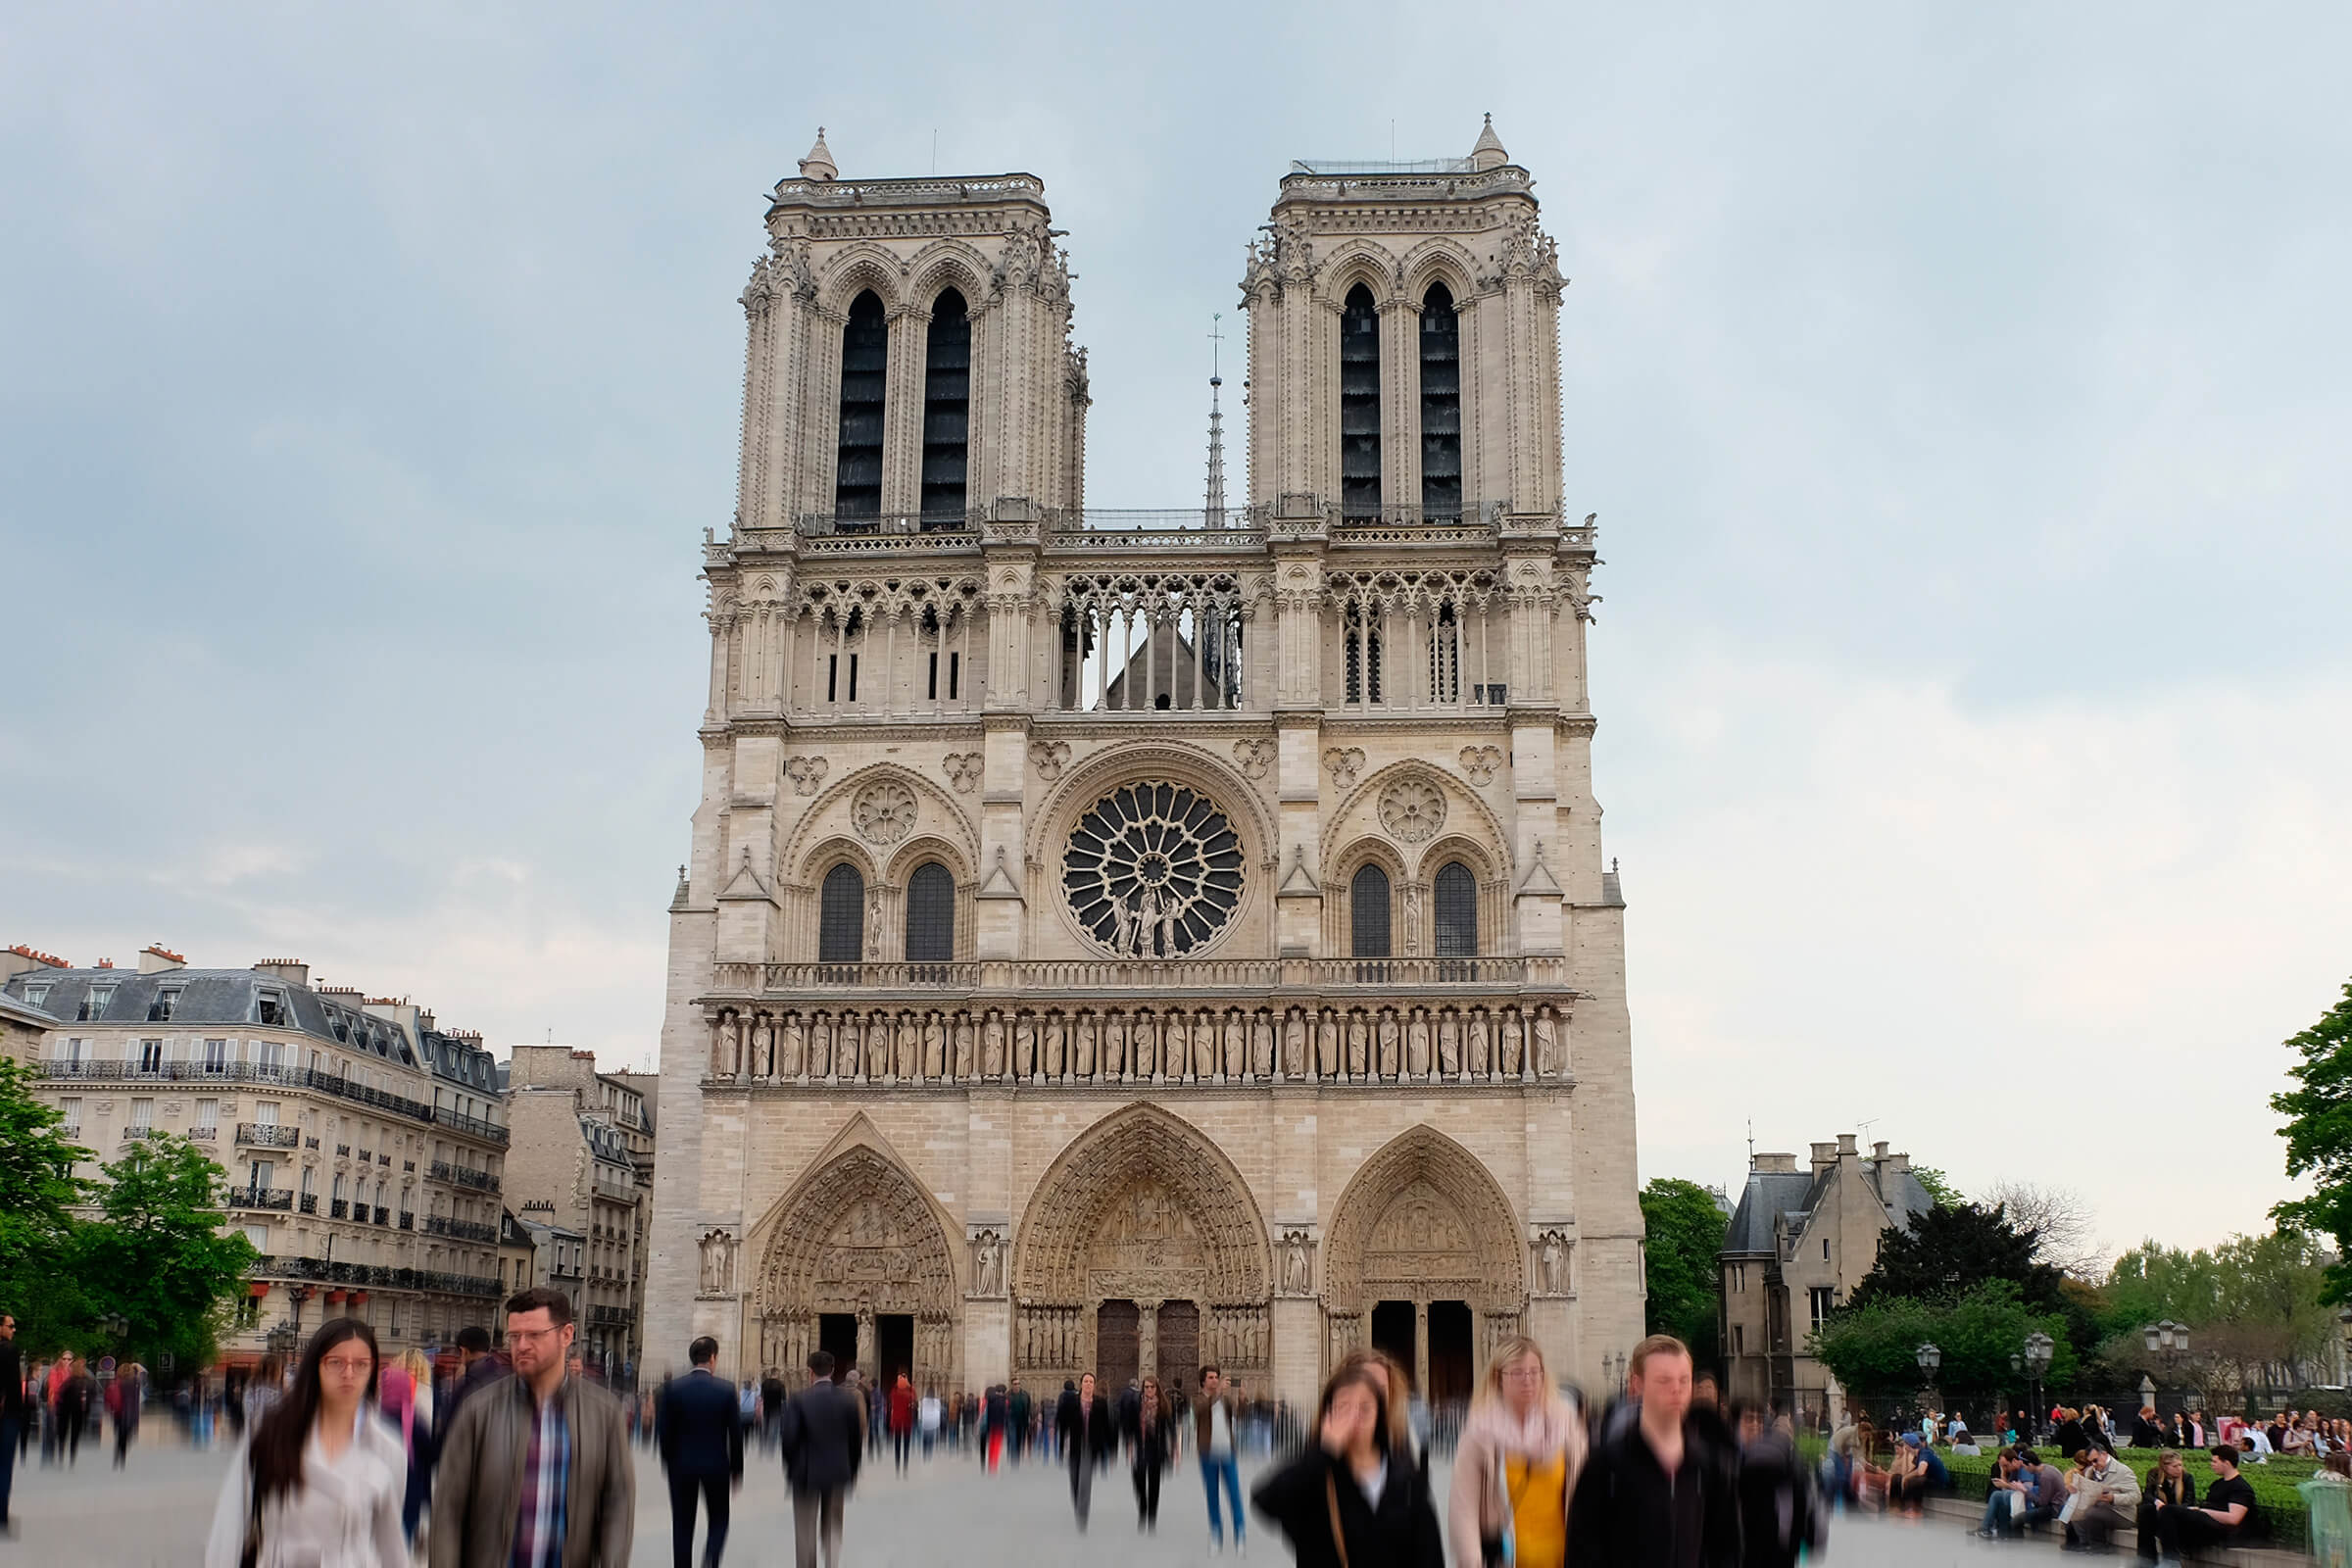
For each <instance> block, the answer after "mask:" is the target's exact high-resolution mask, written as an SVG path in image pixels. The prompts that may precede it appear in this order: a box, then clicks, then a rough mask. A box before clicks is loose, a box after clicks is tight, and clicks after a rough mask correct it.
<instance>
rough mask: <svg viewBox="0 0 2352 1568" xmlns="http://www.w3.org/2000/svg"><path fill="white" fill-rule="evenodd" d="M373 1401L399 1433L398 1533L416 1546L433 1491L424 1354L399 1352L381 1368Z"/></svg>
mask: <svg viewBox="0 0 2352 1568" xmlns="http://www.w3.org/2000/svg"><path fill="white" fill-rule="evenodd" d="M376 1399H377V1402H378V1404H380V1405H381V1407H382V1409H383V1412H384V1420H385V1422H386V1424H388V1425H390V1426H393V1427H395V1428H397V1429H398V1430H399V1432H400V1446H401V1449H402V1451H403V1452H405V1453H406V1454H407V1455H408V1458H409V1465H408V1475H407V1478H406V1481H405V1484H404V1485H403V1488H402V1493H401V1499H400V1533H401V1535H402V1536H403V1537H404V1538H406V1539H407V1541H408V1543H409V1544H411V1545H415V1544H417V1522H418V1521H419V1520H421V1519H422V1518H423V1517H424V1505H425V1504H426V1503H427V1502H428V1501H430V1500H431V1498H432V1491H433V1453H434V1444H433V1434H434V1430H435V1429H434V1426H433V1369H432V1364H431V1363H430V1362H428V1361H427V1360H425V1358H424V1352H423V1351H422V1350H418V1349H416V1348H410V1349H407V1350H403V1351H402V1352H401V1353H400V1354H399V1355H398V1356H396V1357H395V1358H394V1359H393V1361H392V1364H391V1365H389V1366H387V1367H385V1368H384V1370H383V1375H382V1376H381V1378H380V1379H379V1380H378V1381H377V1385H376Z"/></svg>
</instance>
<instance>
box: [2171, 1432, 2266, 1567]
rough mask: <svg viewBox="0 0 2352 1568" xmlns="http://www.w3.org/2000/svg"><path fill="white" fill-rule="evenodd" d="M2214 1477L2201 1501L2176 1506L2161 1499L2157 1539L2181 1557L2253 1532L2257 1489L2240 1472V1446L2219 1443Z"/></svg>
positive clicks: (2222, 1544) (2213, 1464) (2173, 1553)
mask: <svg viewBox="0 0 2352 1568" xmlns="http://www.w3.org/2000/svg"><path fill="white" fill-rule="evenodd" d="M2210 1463H2211V1464H2212V1467H2213V1480H2212V1482H2211V1483H2209V1484H2208V1485H2207V1486H2206V1488H2205V1500H2204V1502H2203V1503H2202V1504H2201V1505H2193V1506H2191V1505H2182V1506H2179V1507H2176V1506H2173V1505H2171V1504H2168V1503H2165V1502H2164V1501H2162V1500H2161V1499H2159V1501H2158V1503H2157V1506H2156V1539H2157V1540H2158V1541H2159V1542H2161V1543H2162V1544H2163V1546H2164V1550H2165V1553H2166V1555H2168V1556H2170V1557H2173V1558H2176V1559H2178V1558H2179V1557H2180V1556H2181V1554H2182V1553H2184V1552H2190V1551H2195V1550H2197V1549H2199V1548H2200V1547H2204V1546H2225V1545H2228V1544H2230V1543H2231V1542H2234V1541H2237V1540H2240V1539H2241V1538H2243V1537H2244V1536H2246V1535H2248V1534H2250V1533H2251V1528H2252V1525H2253V1522H2254V1489H2253V1487H2252V1486H2250V1485H2248V1484H2247V1482H2246V1481H2245V1480H2244V1478H2242V1477H2241V1476H2239V1475H2238V1473H2237V1450H2236V1449H2235V1448H2233V1447H2231V1446H2229V1445H2228V1444H2217V1445H2216V1446H2214V1450H2213V1457H2212V1459H2211V1460H2210Z"/></svg>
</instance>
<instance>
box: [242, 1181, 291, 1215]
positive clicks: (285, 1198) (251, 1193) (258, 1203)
mask: <svg viewBox="0 0 2352 1568" xmlns="http://www.w3.org/2000/svg"><path fill="white" fill-rule="evenodd" d="M226 1201H227V1204H228V1206H229V1207H230V1208H268V1209H284V1210H291V1209H292V1208H293V1207H294V1189H293V1188H291V1187H231V1188H230V1189H229V1190H228V1194H227V1198H226Z"/></svg>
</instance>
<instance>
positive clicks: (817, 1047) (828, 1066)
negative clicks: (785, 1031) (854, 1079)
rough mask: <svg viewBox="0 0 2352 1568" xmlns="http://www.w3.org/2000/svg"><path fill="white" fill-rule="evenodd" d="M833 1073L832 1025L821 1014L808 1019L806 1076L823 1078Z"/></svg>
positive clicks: (810, 1016)
mask: <svg viewBox="0 0 2352 1568" xmlns="http://www.w3.org/2000/svg"><path fill="white" fill-rule="evenodd" d="M832 1071H833V1025H832V1021H831V1020H830V1019H828V1018H827V1017H826V1016H825V1015H824V1014H823V1013H821V1012H818V1013H811V1014H810V1015H809V1077H811V1078H823V1077H827V1076H829V1075H830V1074H831V1073H832Z"/></svg>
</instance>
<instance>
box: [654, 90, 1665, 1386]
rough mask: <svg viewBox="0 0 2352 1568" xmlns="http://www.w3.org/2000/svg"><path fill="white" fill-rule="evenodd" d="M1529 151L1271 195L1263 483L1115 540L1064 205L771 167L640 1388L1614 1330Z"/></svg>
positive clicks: (1569, 659) (1333, 1354)
mask: <svg viewBox="0 0 2352 1568" xmlns="http://www.w3.org/2000/svg"><path fill="white" fill-rule="evenodd" d="M1532 184H1533V182H1532V179H1531V177H1530V175H1529V174H1528V172H1527V171H1526V170H1524V169H1522V168H1520V167H1519V166H1517V165H1515V164H1513V163H1512V162H1511V161H1510V160H1509V158H1508V156H1507V154H1506V153H1505V152H1504V150H1503V148H1502V146H1501V144H1500V142H1499V141H1498V140H1497V139H1496V138H1495V134H1494V132H1493V130H1492V128H1491V127H1490V128H1489V129H1488V130H1487V131H1486V132H1485V133H1484V134H1483V135H1482V136H1481V137H1480V139H1479V143H1478V146H1477V148H1476V149H1475V150H1474V151H1473V153H1472V154H1471V155H1470V156H1469V157H1468V158H1463V159H1449V160H1441V161H1438V162H1435V163H1432V164H1426V165H1366V166H1354V165H1349V166H1328V165H1295V166H1293V172H1291V173H1289V174H1288V175H1286V176H1284V177H1283V178H1282V179H1281V181H1280V184H1279V187H1278V192H1277V195H1276V198H1275V202H1274V206H1273V214H1272V221H1271V222H1270V223H1269V224H1268V225H1267V226H1266V228H1265V229H1264V230H1263V232H1262V234H1261V236H1260V238H1259V239H1258V241H1257V242H1256V243H1255V244H1254V246H1253V247H1252V249H1251V250H1250V255H1249V258H1248V262H1247V269H1246V273H1245V276H1244V278H1243V281H1242V289H1243V305H1244V308H1245V309H1246V311H1247V313H1248V321H1249V377H1250V378H1249V381H1248V383H1247V392H1248V401H1249V429H1248V436H1247V445H1246V451H1247V454H1248V476H1247V481H1246V485H1244V486H1237V491H1239V492H1241V493H1240V494H1239V495H1237V497H1236V498H1235V499H1234V500H1233V501H1232V502H1231V503H1230V504H1229V503H1228V500H1227V497H1226V495H1225V492H1224V483H1223V475H1222V458H1221V440H1222V437H1221V429H1220V425H1221V417H1222V416H1221V415H1219V416H1216V417H1212V423H1211V431H1212V434H1211V450H1212V456H1211V460H1210V477H1209V483H1208V487H1207V493H1206V496H1205V504H1204V505H1203V506H1202V507H1201V508H1200V509H1198V510H1191V511H1183V512H1164V513H1129V512H1114V511H1106V510H1102V509H1095V508H1091V507H1090V506H1089V505H1088V502H1087V495H1086V488H1085V451H1086V443H1085V429H1086V414H1087V410H1088V407H1089V403H1090V394H1089V388H1088V376H1087V366H1086V359H1085V354H1084V351H1083V350H1081V349H1078V348H1076V347H1074V346H1073V345H1072V342H1071V336H1070V332H1071V279H1070V272H1069V270H1068V265H1067V260H1066V257H1065V256H1064V254H1063V253H1062V251H1061V250H1060V249H1059V248H1058V246H1057V245H1056V243H1055V240H1056V237H1057V236H1056V233H1055V231H1054V228H1053V226H1052V218H1051V216H1050V214H1049V212H1048V209H1047V206H1046V201H1045V190H1044V186H1043V184H1042V182H1041V181H1039V180H1037V179H1036V178H1034V177H1032V176H1030V175H1027V174H1018V173H1014V174H1000V175H989V176H975V177H955V178H927V179H911V178H909V179H896V178H893V179H875V180H852V179H846V178H844V177H842V175H841V174H840V172H839V170H838V169H837V168H836V166H835V165H834V162H833V158H832V155H831V153H830V152H829V151H827V149H826V147H825V143H824V140H823V137H822V136H821V134H820V136H819V138H818V142H817V145H816V147H815V148H814V149H813V150H812V151H811V153H810V155H809V158H808V159H806V160H804V161H803V162H802V164H801V172H800V174H799V176H798V177H795V178H787V179H785V180H783V181H782V182H781V183H779V184H778V185H777V186H776V188H775V191H774V195H773V198H772V201H771V204H770V206H769V209H768V214H767V245H766V248H765V250H764V251H763V252H762V254H761V256H760V260H759V263H758V265H757V266H756V267H755V269H754V270H753V274H752V279H751V284H750V286H749V288H748V289H747V290H746V291H745V293H744V296H743V306H744V310H745V312H746V316H747V318H748V322H749V347H748V353H747V361H746V369H745V376H744V403H743V433H742V453H741V476H740V488H739V494H738V502H737V514H736V517H735V521H734V525H733V527H732V529H731V530H730V531H729V533H728V535H727V536H726V537H725V538H717V537H713V536H710V535H707V536H706V542H705V558H704V572H705V577H706V580H707V582H708V584H709V591H710V597H709V619H710V626H711V669H710V689H709V698H708V706H707V708H706V711H705V712H704V715H703V722H702V727H701V739H702V745H703V760H704V768H703V792H702V801H701V805H700V807H699V809H697V810H696V812H695V816H694V830H693V848H692V855H691V859H690V862H689V864H688V865H687V866H685V867H683V868H681V877H680V880H679V884H678V888H677V893H676V897H675V899H674V900H673V902H672V904H671V907H670V915H671V934H670V964H669V971H668V998H667V1005H666V1012H665V1015H664V1022H663V1029H662V1063H661V1104H660V1112H659V1116H658V1118H657V1119H658V1124H659V1126H660V1128H661V1135H660V1137H661V1149H660V1159H659V1161H658V1174H657V1177H656V1192H655V1220H654V1229H653V1236H652V1242H651V1266H650V1274H649V1279H648V1286H647V1292H646V1311H647V1322H646V1324H645V1339H644V1344H645V1353H646V1358H647V1364H648V1367H649V1368H653V1367H659V1366H661V1365H662V1364H665V1363H667V1362H676V1363H679V1364H682V1363H683V1359H684V1349H685V1346H686V1344H687V1341H688V1340H689V1339H690V1338H692V1337H693V1336H695V1335H698V1334H711V1335H713V1336H715V1337H716V1338H717V1339H718V1341H719V1343H720V1345H721V1347H722V1351H721V1363H722V1367H725V1368H730V1369H733V1370H734V1371H735V1372H736V1373H737V1375H739V1376H751V1375H757V1374H758V1373H759V1372H760V1371H761V1370H764V1369H766V1368H770V1367H775V1368H787V1369H789V1368H792V1367H795V1366H797V1365H799V1364H801V1363H803V1362H804V1361H805V1359H806V1357H807V1355H808V1353H809V1351H810V1350H812V1349H815V1348H828V1349H831V1350H833V1351H834V1352H835V1353H836V1354H837V1355H838V1356H840V1357H841V1358H843V1359H845V1360H846V1359H854V1360H855V1361H857V1362H858V1364H860V1365H862V1366H864V1367H866V1368H868V1369H870V1370H873V1371H876V1372H878V1373H880V1374H882V1375H885V1376H887V1375H890V1374H892V1373H895V1372H897V1371H899V1370H907V1371H909V1372H911V1373H912V1374H913V1376H914V1377H915V1379H916V1382H917V1384H918V1385H924V1384H931V1385H936V1386H937V1387H939V1388H940V1389H941V1390H942V1391H943V1392H944V1391H946V1390H948V1389H951V1388H956V1387H963V1388H969V1389H976V1388H979V1387H981V1386H983V1385H985V1384H988V1383H993V1382H998V1381H1002V1380H1004V1379H1006V1378H1008V1377H1020V1378H1023V1379H1025V1380H1027V1382H1028V1384H1029V1386H1030V1387H1031V1388H1033V1389H1040V1388H1043V1389H1053V1388H1058V1387H1059V1385H1060V1383H1061V1381H1062V1380H1063V1379H1064V1378H1068V1377H1074V1376H1075V1375H1077V1374H1078V1373H1079V1372H1080V1371H1082V1370H1093V1371H1096V1372H1098V1373H1099V1374H1100V1375H1101V1376H1102V1377H1103V1379H1104V1380H1105V1381H1106V1382H1107V1383H1109V1384H1111V1385H1112V1386H1118V1385H1121V1384H1123V1383H1124V1382H1125V1381H1126V1379H1127V1378H1129V1377H1131V1376H1135V1375H1138V1374H1139V1373H1143V1372H1152V1371H1157V1372H1158V1373H1159V1374H1160V1375H1161V1376H1162V1377H1163V1379H1166V1380H1168V1381H1169V1382H1171V1383H1173V1384H1175V1385H1177V1386H1179V1387H1183V1388H1186V1389H1190V1388H1191V1387H1193V1386H1194V1383H1195V1377H1196V1374H1197V1371H1198V1369H1199V1368H1200V1367H1201V1365H1203V1364H1205V1363H1209V1362H1214V1363H1216V1364H1218V1365H1220V1366H1222V1367H1223V1368H1224V1369H1225V1371H1226V1373H1227V1375H1228V1377H1229V1378H1231V1377H1238V1378H1240V1379H1242V1380H1243V1381H1244V1382H1245V1383H1246V1384H1247V1385H1248V1386H1249V1387H1250V1390H1251V1391H1252V1392H1255V1393H1269V1392H1270V1393H1274V1394H1278V1395H1282V1396H1286V1397H1290V1398H1292V1399H1294V1400H1297V1399H1304V1398H1311V1397H1312V1395H1313V1392H1314V1389H1315V1387H1316V1384H1317V1382H1318V1380H1319V1378H1320V1377H1321V1376H1322V1374H1323V1372H1324V1371H1325V1369H1326V1368H1327V1367H1328V1366H1329V1365H1330V1364H1331V1363H1332V1362H1333V1361H1334V1360H1335V1359H1336V1358H1337V1357H1338V1356H1340V1355H1342V1354H1344V1353H1345V1352H1346V1351H1347V1350H1348V1348H1351V1347H1353V1346H1356V1345H1361V1344H1376V1345H1379V1346H1382V1347H1383V1348H1388V1349H1390V1350H1392V1351H1393V1352H1394V1353H1396V1354H1397V1356H1398V1358H1399V1359H1400V1360H1401V1361H1403V1362H1404V1363H1405V1364H1406V1365H1407V1366H1409V1367H1411V1368H1412V1369H1413V1372H1414V1376H1415V1378H1416V1379H1417V1381H1418V1384H1419V1386H1420V1387H1421V1388H1422V1389H1423V1390H1425V1391H1426V1392H1427V1393H1428V1394H1429V1395H1430V1396H1431V1397H1432V1398H1433V1399H1436V1400H1439V1401H1441V1402H1442V1401H1444V1400H1446V1399H1450V1398H1457V1397H1464V1396H1466V1395H1467V1393H1468V1391H1469V1387H1470V1383H1471V1379H1472V1377H1473V1376H1474V1374H1475V1371H1476V1369H1477V1368H1478V1366H1479V1365H1480V1364H1481V1363H1482V1361H1483V1358H1484V1355H1485V1352H1486V1350H1487V1349H1488V1348H1489V1347H1491V1346H1492V1345H1493V1344H1494V1343H1495V1340H1496V1339H1498V1338H1499V1337H1501V1336H1504V1335H1508V1334H1512V1333H1520V1332H1524V1333H1527V1334H1530V1335H1533V1336H1534V1337H1535V1338H1536V1339H1538V1340H1539V1341H1541V1342H1542V1343H1543V1344H1544V1345H1545V1346H1546V1347H1548V1348H1549V1350H1550V1353H1551V1355H1552V1357H1553V1360H1554V1365H1555V1367H1556V1368H1557V1369H1558V1370H1559V1371H1560V1372H1561V1374H1562V1375H1564V1376H1573V1377H1576V1378H1578V1379H1580V1380H1582V1381H1584V1382H1585V1383H1587V1384H1588V1385H1593V1384H1596V1383H1597V1382H1598V1381H1599V1380H1600V1378H1601V1377H1602V1375H1603V1368H1604V1365H1605V1364H1606V1363H1605V1358H1606V1357H1608V1356H1609V1355H1610V1354H1612V1353H1613V1352H1619V1351H1624V1350H1628V1349H1630V1348H1632V1347H1633V1346H1634V1344H1635V1343H1636V1342H1637V1341H1638V1340H1639V1339H1640V1338H1641V1334H1642V1249H1641V1235H1642V1222H1641V1214H1640V1210H1639V1207H1638V1205H1637V1202H1636V1197H1635V1186H1636V1177H1635V1157H1634V1105H1633V1091H1632V1063H1631V1033H1630V1025H1629V1020H1628V1014H1627V1006H1626V997H1625V970H1624V958H1623V943H1622V931H1623V913H1624V910H1623V903H1622V900H1621V899H1620V898H1619V896H1618V892H1617V886H1616V878H1615V876H1614V874H1613V873H1611V872H1608V871H1604V869H1603V863H1602V854H1601V843H1600V832H1599V808H1598V806H1597V805H1596V804H1595V802H1594V800H1593V793H1592V767H1591V746H1592V738H1593V714H1592V711H1591V708H1590V705H1589V703H1588V700H1587V691H1586V684H1585V638H1586V632H1587V629H1588V625H1589V616H1588V606H1589V591H1588V578H1589V575H1590V573H1591V571H1592V568H1593V564H1594V556H1593V547H1594V533H1593V527H1592V519H1590V518H1586V519H1585V520H1584V521H1582V522H1578V521H1574V520H1571V518H1570V517H1569V515H1567V514H1566V513H1565V512H1564V510H1563V506H1562V499H1561V475H1560V463H1561V456H1560V403H1559V390H1558V333H1557V316H1558V310H1559V305H1560V299H1561V289H1562V279H1561V276H1560V272H1559V270H1558V265H1557V258H1556V253H1555V249H1554V246H1553V244H1552V242H1551V241H1550V240H1549V239H1548V238H1547V237H1546V236H1545V235H1544V232H1543V230H1542V229H1541V228H1540V227H1539V225H1538V221H1537V208H1536V202H1535V199H1534V196H1533V193H1532Z"/></svg>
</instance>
